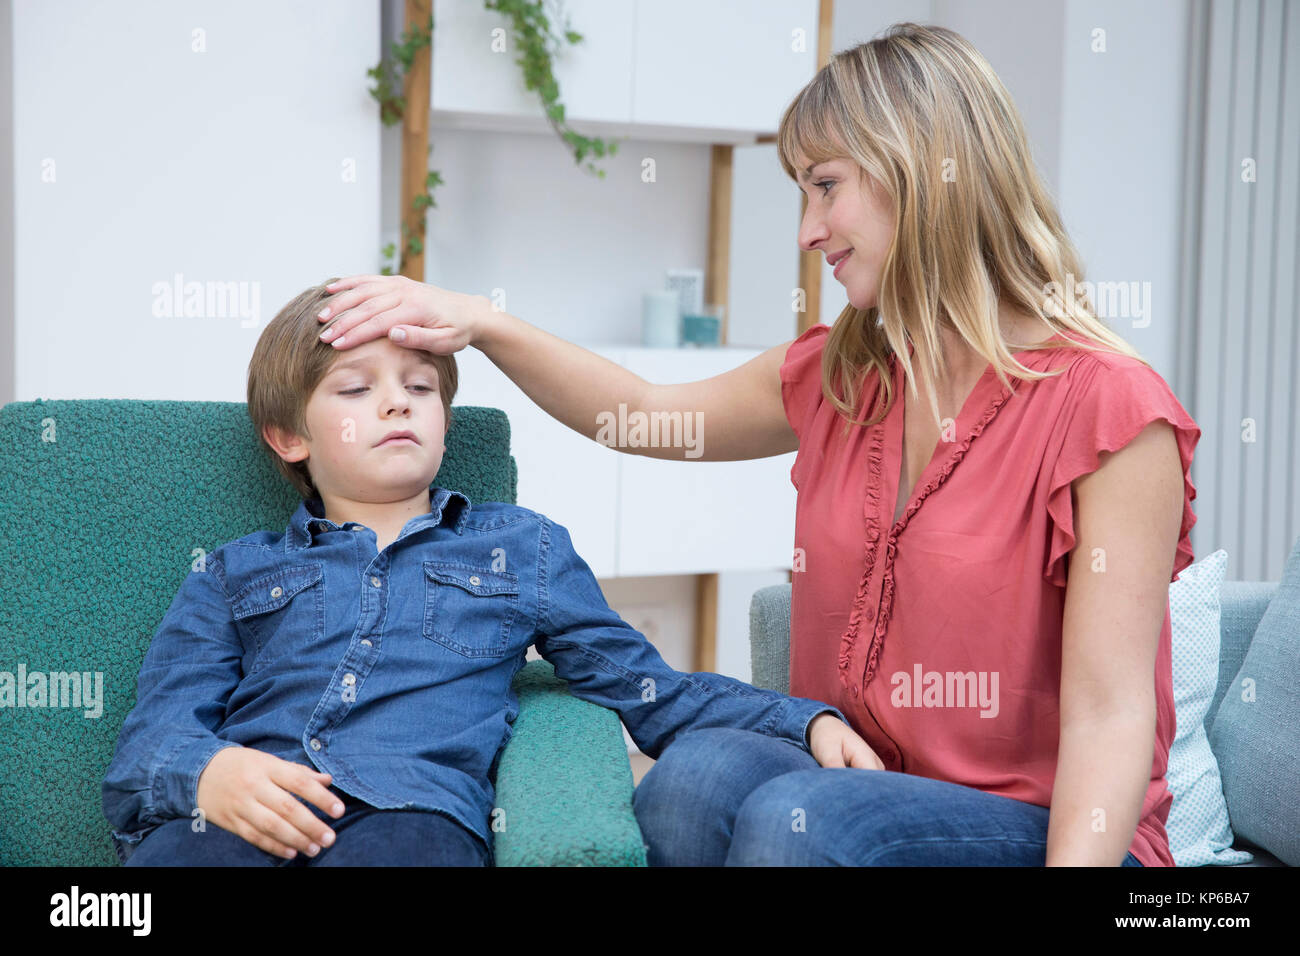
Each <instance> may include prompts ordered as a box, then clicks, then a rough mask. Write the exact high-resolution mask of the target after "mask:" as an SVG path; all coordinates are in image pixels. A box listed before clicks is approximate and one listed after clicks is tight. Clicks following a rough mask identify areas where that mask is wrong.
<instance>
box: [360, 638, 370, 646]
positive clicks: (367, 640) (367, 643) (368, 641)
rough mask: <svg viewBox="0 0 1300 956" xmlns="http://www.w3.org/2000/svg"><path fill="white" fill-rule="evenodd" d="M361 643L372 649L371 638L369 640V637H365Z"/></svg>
mask: <svg viewBox="0 0 1300 956" xmlns="http://www.w3.org/2000/svg"><path fill="white" fill-rule="evenodd" d="M361 643H362V644H363V645H365V646H366V647H370V646H372V645H371V643H370V638H368V637H363V638H362V639H361Z"/></svg>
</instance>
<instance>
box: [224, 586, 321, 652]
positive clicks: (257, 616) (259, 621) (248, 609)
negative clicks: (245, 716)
mask: <svg viewBox="0 0 1300 956" xmlns="http://www.w3.org/2000/svg"><path fill="white" fill-rule="evenodd" d="M323 576H324V569H323V568H322V567H321V566H320V565H319V564H314V565H298V566H296V567H291V568H282V569H281V570H278V571H275V572H273V573H271V574H267V575H263V576H262V577H260V578H257V579H256V580H254V581H250V582H249V583H248V584H246V585H244V586H243V588H241V589H240V590H239V592H238V593H237V594H236V595H235V597H234V599H233V600H232V602H231V605H232V614H233V616H234V619H235V625H236V627H237V628H238V630H239V633H240V637H241V638H242V640H243V642H244V673H245V674H251V673H253V672H254V671H257V670H259V669H260V668H262V667H264V666H265V665H267V664H269V663H271V662H272V661H274V660H276V659H278V658H280V657H283V656H285V655H289V654H292V653H293V652H294V651H296V650H300V649H302V648H303V647H305V646H307V645H308V644H313V643H315V642H317V641H319V640H320V639H321V638H322V637H323V636H324V633H325V585H324V583H323V581H322V579H323Z"/></svg>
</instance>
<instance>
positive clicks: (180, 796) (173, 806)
mask: <svg viewBox="0 0 1300 956" xmlns="http://www.w3.org/2000/svg"><path fill="white" fill-rule="evenodd" d="M238 746H239V744H236V743H232V742H231V741H229V740H222V739H221V738H219V737H204V738H202V739H200V740H192V741H189V742H187V743H183V744H182V745H181V746H179V747H178V748H177V749H176V750H175V751H173V752H172V754H171V755H170V756H169V757H168V758H167V759H166V760H164V761H163V763H162V766H161V767H159V769H158V776H157V778H156V779H155V780H154V786H153V790H154V793H153V798H154V805H153V807H152V808H151V809H152V810H153V811H154V813H155V814H156V815H157V816H159V817H162V818H171V817H190V816H193V814H194V810H195V809H196V808H197V807H198V804H199V775H200V774H202V773H203V771H204V769H205V768H206V767H207V765H208V761H210V760H211V759H212V758H213V757H214V756H216V754H217V751H219V750H225V749H226V748H227V747H238Z"/></svg>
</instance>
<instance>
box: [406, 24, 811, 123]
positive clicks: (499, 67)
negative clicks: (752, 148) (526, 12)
mask: <svg viewBox="0 0 1300 956" xmlns="http://www.w3.org/2000/svg"><path fill="white" fill-rule="evenodd" d="M564 9H565V11H566V13H567V14H568V20H569V23H570V25H571V26H572V27H573V28H574V29H575V30H577V31H578V32H579V33H581V34H582V35H583V41H582V42H581V43H578V44H576V45H565V46H564V47H563V49H562V51H561V53H560V54H559V55H557V57H556V62H555V78H556V81H557V82H558V83H559V84H560V90H561V92H562V98H563V101H564V104H565V115H566V118H568V119H569V120H572V121H574V122H575V123H576V122H581V123H582V124H583V130H584V132H587V133H589V134H591V135H600V136H631V137H635V138H638V139H667V140H678V141H684V142H710V143H746V142H753V141H754V138H755V137H756V136H758V135H761V134H765V133H773V132H775V125H776V121H777V119H779V117H780V115H781V111H782V109H784V107H785V105H786V104H787V103H788V102H789V101H790V100H791V98H793V97H794V95H795V93H797V92H798V91H799V89H800V88H801V87H803V85H804V84H806V83H807V82H808V81H809V80H810V79H811V78H812V76H813V74H814V73H815V72H816V62H817V11H818V2H817V0H566V2H565V4H564ZM434 24H435V26H434V33H433V72H432V85H433V89H432V99H431V104H432V118H433V121H434V123H439V124H444V125H448V126H453V127H459V128H465V129H487V130H511V131H518V132H536V131H540V130H543V129H545V128H547V124H546V118H545V115H544V114H543V112H542V108H541V105H540V103H539V101H538V98H537V96H536V94H534V93H530V92H528V91H527V90H526V89H525V88H524V84H523V80H522V78H521V77H520V70H519V67H518V66H517V65H516V63H515V58H516V56H517V54H516V53H515V51H514V50H513V48H512V41H511V40H510V36H509V30H508V28H507V20H506V18H505V17H503V16H501V15H500V14H498V13H494V12H490V11H487V10H484V9H483V7H482V6H481V5H480V4H477V3H466V2H464V0H437V2H436V3H435V5H434ZM706 94H707V95H706Z"/></svg>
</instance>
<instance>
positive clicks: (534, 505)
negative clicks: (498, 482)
mask: <svg viewBox="0 0 1300 956" xmlns="http://www.w3.org/2000/svg"><path fill="white" fill-rule="evenodd" d="M593 351H595V352H597V353H598V354H601V355H604V357H605V358H607V359H609V360H610V361H613V362H620V363H621V361H622V354H621V353H620V352H618V351H612V350H611V351H602V350H601V349H599V348H596V349H593ZM456 362H457V365H458V366H459V371H460V387H459V389H458V390H457V392H456V399H455V404H456V405H487V406H489V407H492V408H499V409H501V410H502V411H504V412H505V413H506V415H508V416H509V417H510V451H511V454H513V455H514V456H515V463H516V464H517V466H518V468H519V494H518V504H520V505H522V506H523V507H525V508H531V509H532V510H533V511H537V512H540V513H541V514H544V515H546V517H548V518H550V519H551V520H552V521H556V522H558V523H559V524H562V525H563V526H564V527H565V528H567V529H568V530H569V535H570V537H571V538H572V539H573V547H574V549H575V550H576V551H577V552H578V554H579V555H581V557H582V558H583V560H585V561H586V562H587V564H589V565H590V566H591V570H592V573H594V574H595V575H596V576H597V577H602V576H604V577H609V576H612V575H614V574H616V573H618V569H617V566H616V561H615V558H616V552H615V541H616V537H615V536H616V533H617V526H616V522H617V519H618V508H617V500H618V487H619V474H620V466H621V464H622V459H624V458H626V457H627V456H626V455H623V454H622V453H620V452H617V451H614V450H613V449H612V448H604V447H602V446H601V445H598V444H597V443H596V442H594V441H592V440H591V439H590V438H584V437H582V436H581V435H579V434H578V433H577V432H575V431H573V430H572V429H570V428H566V427H565V426H564V425H562V424H560V423H559V422H558V421H556V420H555V419H554V418H552V417H551V416H550V415H548V414H546V412H544V411H542V410H541V409H540V408H538V407H537V405H535V404H534V403H533V401H532V399H530V398H529V397H528V396H527V395H525V394H524V393H523V392H522V391H521V390H520V389H519V387H518V386H516V385H515V384H514V383H513V382H512V381H510V379H509V378H507V377H506V376H505V374H504V373H503V372H502V371H501V370H500V369H498V368H497V367H496V366H495V365H493V364H492V362H491V361H490V360H489V359H488V357H487V356H486V355H484V354H483V353H482V352H480V351H479V350H478V349H475V348H467V349H462V350H461V351H459V352H457V353H456Z"/></svg>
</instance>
